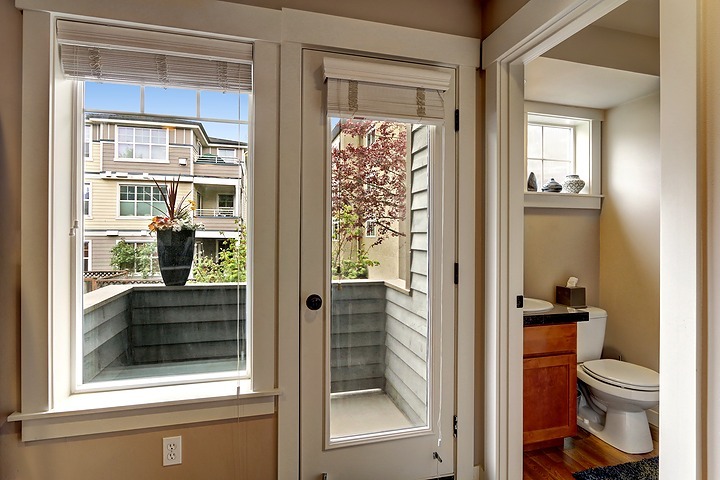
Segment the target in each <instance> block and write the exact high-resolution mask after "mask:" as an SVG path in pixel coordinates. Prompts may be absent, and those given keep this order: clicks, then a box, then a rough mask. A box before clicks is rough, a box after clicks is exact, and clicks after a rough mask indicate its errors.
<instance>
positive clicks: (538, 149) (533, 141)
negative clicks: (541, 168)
mask: <svg viewBox="0 0 720 480" xmlns="http://www.w3.org/2000/svg"><path fill="white" fill-rule="evenodd" d="M527 156H528V157H534V158H542V127H541V126H539V125H528V132H527Z"/></svg>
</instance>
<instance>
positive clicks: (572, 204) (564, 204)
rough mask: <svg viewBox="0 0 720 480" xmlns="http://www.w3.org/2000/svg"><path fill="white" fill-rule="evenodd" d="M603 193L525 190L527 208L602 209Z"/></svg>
mask: <svg viewBox="0 0 720 480" xmlns="http://www.w3.org/2000/svg"><path fill="white" fill-rule="evenodd" d="M602 199H603V195H581V194H577V193H552V192H525V208H579V209H586V210H600V207H601V206H602Z"/></svg>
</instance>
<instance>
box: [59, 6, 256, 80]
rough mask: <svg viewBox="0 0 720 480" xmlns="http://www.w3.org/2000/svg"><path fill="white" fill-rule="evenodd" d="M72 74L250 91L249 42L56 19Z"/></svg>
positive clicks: (67, 71) (67, 72) (68, 71)
mask: <svg viewBox="0 0 720 480" xmlns="http://www.w3.org/2000/svg"><path fill="white" fill-rule="evenodd" d="M57 39H58V44H59V46H60V63H61V65H62V69H63V72H64V74H65V75H66V76H68V77H71V78H78V79H85V80H95V81H107V82H120V83H136V84H144V85H155V86H163V87H165V86H173V87H183V88H192V89H203V90H220V91H244V92H249V91H251V90H252V44H250V43H243V42H235V41H229V40H220V39H212V38H206V37H195V36H187V35H180V34H175V33H166V32H155V31H146V30H138V29H133V28H126V27H115V26H108V25H98V24H92V23H84V22H75V21H69V20H58V22H57Z"/></svg>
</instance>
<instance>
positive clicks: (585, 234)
mask: <svg viewBox="0 0 720 480" xmlns="http://www.w3.org/2000/svg"><path fill="white" fill-rule="evenodd" d="M570 276H574V277H578V279H579V282H578V285H579V286H581V287H585V295H586V297H585V299H586V300H587V302H588V304H589V305H597V304H598V301H599V290H600V213H599V211H598V210H584V209H566V208H525V276H524V282H525V285H524V294H525V296H527V297H533V298H541V299H543V300H548V301H551V302H554V301H555V285H565V283H566V282H567V279H568V277H570Z"/></svg>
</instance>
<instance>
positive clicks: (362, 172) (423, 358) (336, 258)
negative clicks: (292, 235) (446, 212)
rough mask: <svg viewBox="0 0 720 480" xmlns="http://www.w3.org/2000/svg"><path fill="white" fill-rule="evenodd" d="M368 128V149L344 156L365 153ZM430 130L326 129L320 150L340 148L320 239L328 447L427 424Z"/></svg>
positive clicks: (364, 124)
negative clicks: (326, 254)
mask: <svg viewBox="0 0 720 480" xmlns="http://www.w3.org/2000/svg"><path fill="white" fill-rule="evenodd" d="M333 123H335V122H334V121H333V120H331V121H330V122H329V124H333ZM373 128H374V132H375V133H374V141H373V142H372V143H371V145H370V147H368V148H363V149H351V148H350V147H355V146H359V145H364V142H365V140H366V138H367V134H368V132H369V131H370V130H371V129H373ZM433 128H434V127H432V126H428V125H409V124H403V123H396V122H369V121H357V120H353V121H344V122H343V124H342V128H341V129H339V131H338V130H329V131H328V134H329V135H328V137H330V138H329V145H328V146H331V145H342V146H343V150H340V149H339V148H337V149H333V150H332V154H331V158H330V165H329V168H330V172H331V178H330V185H331V186H330V192H328V194H329V196H330V198H331V199H332V201H331V209H330V212H329V216H328V219H327V225H328V226H329V227H330V226H331V228H328V231H327V232H326V234H327V235H328V238H327V242H328V244H329V245H330V247H331V252H330V253H331V260H330V262H329V263H330V270H331V271H330V272H329V275H328V278H332V281H331V285H330V286H331V290H330V291H331V302H330V303H331V315H330V319H331V327H330V341H329V342H328V344H329V351H327V352H325V358H327V359H329V360H328V361H329V363H330V365H329V371H330V382H329V385H330V392H329V395H328V396H327V397H325V401H326V402H328V404H327V408H328V409H329V411H330V415H329V422H330V424H329V426H327V429H328V430H329V432H330V442H331V443H332V442H339V441H342V439H346V438H347V437H351V436H356V435H369V436H372V435H376V434H386V433H388V432H397V431H399V430H411V431H412V429H415V428H422V427H426V426H428V425H429V423H428V422H429V418H428V417H429V413H428V412H429V409H428V399H429V396H428V385H429V383H431V382H432V379H431V370H432V369H430V368H429V358H428V351H430V347H429V343H428V339H429V338H430V323H431V322H430V320H431V319H430V315H429V313H428V310H429V309H428V298H429V296H430V295H432V293H433V292H432V291H430V290H431V285H432V284H433V282H432V281H431V280H429V278H430V272H429V269H428V258H429V257H430V255H432V251H431V245H432V243H431V242H430V240H429V236H430V230H429V228H428V226H429V219H430V217H431V216H432V212H431V211H430V210H429V209H428V203H427V199H428V198H429V197H432V192H431V191H430V190H431V185H430V182H429V178H430V169H431V165H432V164H433V162H432V153H431V152H430V151H429V149H428V147H427V146H428V143H429V138H430V136H431V135H432V130H433ZM333 132H335V133H337V137H340V140H339V141H338V139H337V138H332V133H333ZM408 138H409V142H408ZM410 152H412V153H410ZM408 157H410V158H409V159H408ZM429 157H430V159H428V158H429ZM378 159H382V161H379V160H378ZM408 160H409V161H408ZM408 163H410V164H411V165H408ZM378 183H382V188H377V185H378ZM410 204H412V205H413V206H414V207H416V208H413V209H412V210H411V209H410V208H409V205H410ZM410 226H412V228H410ZM368 234H369V235H368ZM411 246H412V247H411ZM407 259H411V260H410V261H409V262H408V260H407ZM411 276H412V280H413V281H412V283H410V278H411ZM389 284H392V285H400V286H401V287H402V288H403V289H407V290H401V289H392V288H388V285H389ZM410 324H411V325H412V328H408V325H410ZM409 384H411V385H412V387H411V388H410V387H408V385H409ZM380 412H382V413H380Z"/></svg>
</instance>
